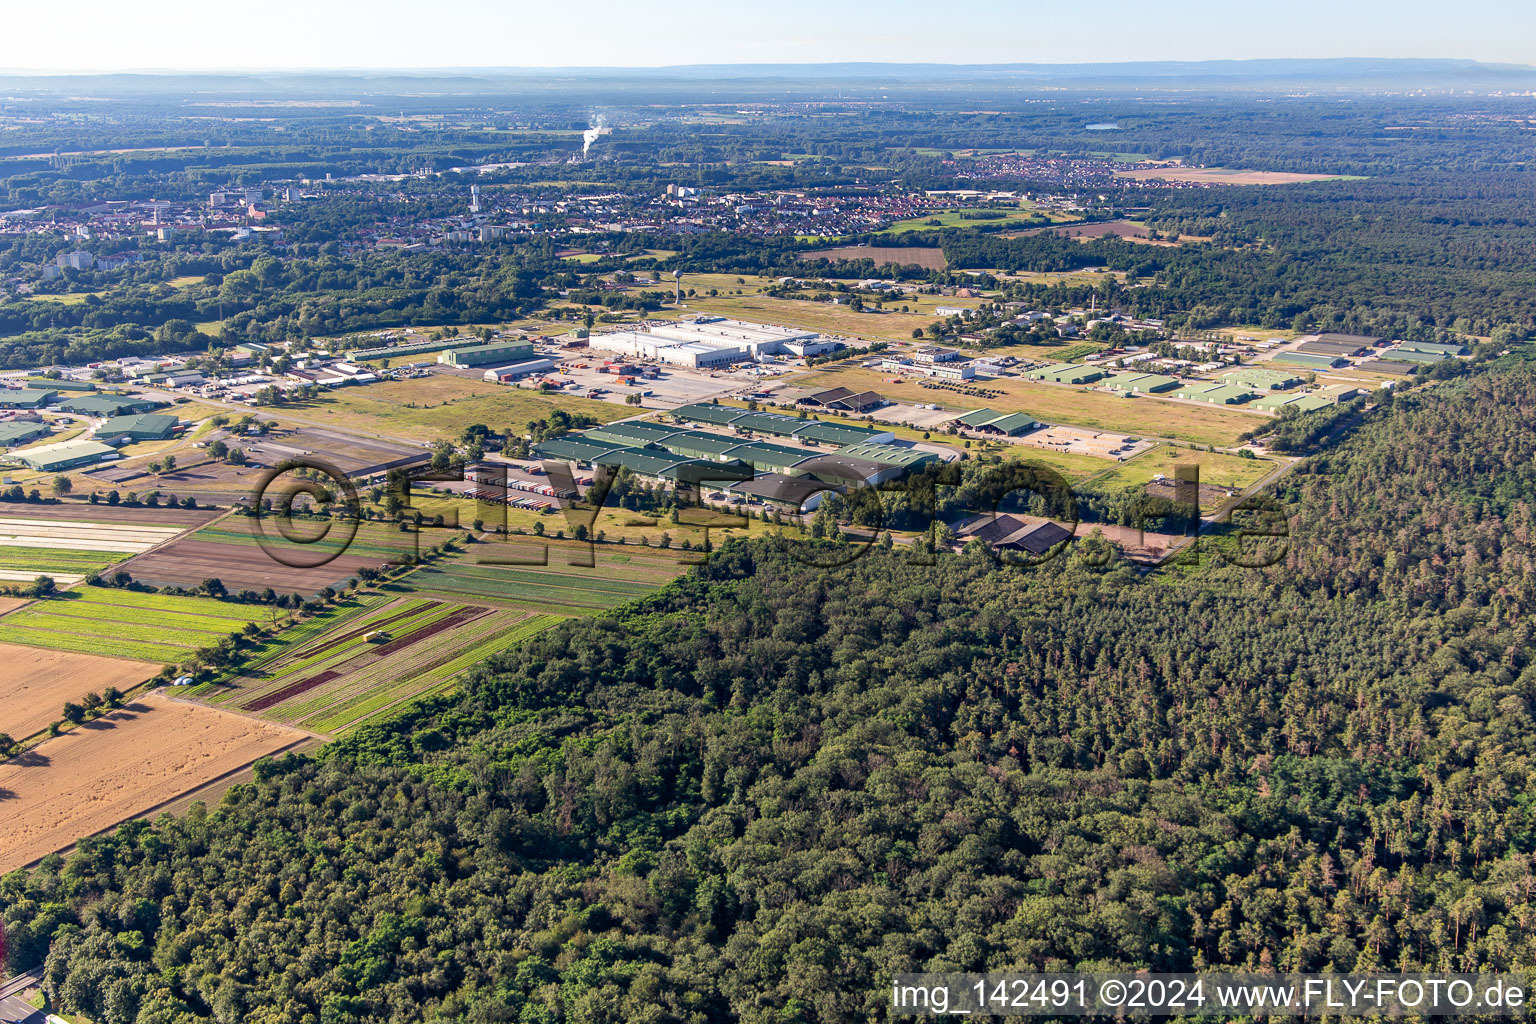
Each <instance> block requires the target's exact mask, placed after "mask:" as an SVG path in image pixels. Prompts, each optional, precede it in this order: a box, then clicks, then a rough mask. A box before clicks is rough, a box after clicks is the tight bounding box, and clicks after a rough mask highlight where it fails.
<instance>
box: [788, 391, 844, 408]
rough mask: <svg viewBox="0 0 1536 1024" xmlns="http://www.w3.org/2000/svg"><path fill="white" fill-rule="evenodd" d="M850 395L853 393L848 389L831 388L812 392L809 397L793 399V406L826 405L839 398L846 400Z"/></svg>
mask: <svg viewBox="0 0 1536 1024" xmlns="http://www.w3.org/2000/svg"><path fill="white" fill-rule="evenodd" d="M851 394H853V391H851V390H850V389H848V388H832V389H831V390H829V391H813V392H812V393H811V394H809V395H803V396H801V397H800V398H797V399H795V404H797V405H826V404H827V403H828V402H835V401H837V400H838V399H839V398H847V397H848V396H849V395H851Z"/></svg>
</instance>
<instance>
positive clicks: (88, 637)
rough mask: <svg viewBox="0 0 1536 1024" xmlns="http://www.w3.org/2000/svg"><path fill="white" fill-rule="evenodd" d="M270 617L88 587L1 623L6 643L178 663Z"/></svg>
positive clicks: (204, 601)
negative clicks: (253, 623)
mask: <svg viewBox="0 0 1536 1024" xmlns="http://www.w3.org/2000/svg"><path fill="white" fill-rule="evenodd" d="M270 614H271V613H270V610H269V609H266V608H264V607H261V606H257V605H242V604H234V603H232V602H228V601H215V600H212V599H211V598H201V597H173V596H169V595H164V594H142V593H139V592H137V591H132V590H109V589H106V588H102V587H82V588H80V589H79V590H74V591H70V592H68V593H66V594H63V595H60V596H59V597H55V598H49V599H45V600H40V601H35V602H33V603H32V604H29V605H27V606H26V607H24V608H21V609H19V610H17V611H15V612H12V613H11V614H9V615H7V616H5V617H4V618H3V619H0V642H4V643H16V644H28V645H31V646H33V647H51V648H54V649H56V650H61V651H78V652H80V653H82V654H104V655H112V656H116V657H128V658H139V659H141V660H144V661H158V662H161V663H163V664H176V663H179V662H182V661H185V660H186V659H188V658H189V657H190V656H191V655H193V654H194V653H196V652H197V651H198V650H200V649H203V648H207V647H212V646H215V645H216V644H218V643H219V642H220V641H221V640H223V639H224V638H225V637H227V636H229V635H230V634H232V633H239V632H240V631H241V630H243V629H244V628H245V626H246V624H247V623H250V622H258V623H261V622H265V621H266V620H267V619H268V618H269V616H270Z"/></svg>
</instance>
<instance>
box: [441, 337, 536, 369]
mask: <svg viewBox="0 0 1536 1024" xmlns="http://www.w3.org/2000/svg"><path fill="white" fill-rule="evenodd" d="M532 358H533V343H532V342H531V341H498V342H493V343H491V344H489V345H471V346H469V347H468V348H460V349H450V350H449V351H447V352H444V353H443V354H441V355H440V356H438V357H437V361H438V362H440V363H446V364H448V365H449V366H494V365H496V364H498V363H520V362H522V361H523V360H525V359H532Z"/></svg>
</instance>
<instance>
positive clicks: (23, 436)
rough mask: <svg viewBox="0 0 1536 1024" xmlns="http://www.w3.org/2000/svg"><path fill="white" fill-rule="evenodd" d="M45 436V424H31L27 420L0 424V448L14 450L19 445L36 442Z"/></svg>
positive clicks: (46, 432) (46, 434)
mask: <svg viewBox="0 0 1536 1024" xmlns="http://www.w3.org/2000/svg"><path fill="white" fill-rule="evenodd" d="M46 436H48V424H46V423H33V422H31V421H28V420H15V421H12V422H8V423H0V448H14V447H16V446H17V445H19V444H26V443H27V442H28V441H36V440H37V439H38V438H40V437H46Z"/></svg>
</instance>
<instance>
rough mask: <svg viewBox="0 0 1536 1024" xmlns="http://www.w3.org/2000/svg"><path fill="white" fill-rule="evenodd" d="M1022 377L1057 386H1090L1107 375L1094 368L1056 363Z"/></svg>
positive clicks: (1079, 364) (1078, 364)
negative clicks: (1050, 382)
mask: <svg viewBox="0 0 1536 1024" xmlns="http://www.w3.org/2000/svg"><path fill="white" fill-rule="evenodd" d="M1024 376H1025V377H1027V378H1029V379H1030V380H1045V381H1052V382H1054V383H1057V384H1092V383H1093V382H1094V381H1096V380H1098V379H1100V378H1101V377H1106V376H1108V374H1106V373H1105V372H1104V371H1103V370H1100V369H1099V368H1098V367H1096V366H1084V365H1082V364H1081V363H1056V364H1055V365H1054V366H1042V367H1041V368H1040V369H1038V370H1030V371H1029V372H1028V373H1026V374H1025V375H1024Z"/></svg>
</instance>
